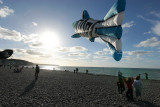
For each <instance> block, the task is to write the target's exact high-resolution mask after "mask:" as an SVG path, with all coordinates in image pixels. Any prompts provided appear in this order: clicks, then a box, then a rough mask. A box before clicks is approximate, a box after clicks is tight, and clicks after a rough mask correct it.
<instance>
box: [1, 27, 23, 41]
mask: <svg viewBox="0 0 160 107" xmlns="http://www.w3.org/2000/svg"><path fill="white" fill-rule="evenodd" d="M0 39H8V40H13V41H21V40H22V36H21V33H20V32H17V31H15V30H12V31H11V30H9V29H6V28H2V27H1V26H0Z"/></svg>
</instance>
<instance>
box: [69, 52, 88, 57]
mask: <svg viewBox="0 0 160 107" xmlns="http://www.w3.org/2000/svg"><path fill="white" fill-rule="evenodd" d="M69 56H85V57H86V56H90V54H88V53H70V54H69Z"/></svg>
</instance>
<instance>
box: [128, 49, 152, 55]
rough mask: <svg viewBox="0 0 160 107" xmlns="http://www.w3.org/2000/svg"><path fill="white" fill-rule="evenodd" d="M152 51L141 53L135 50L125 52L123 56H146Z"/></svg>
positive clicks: (141, 51)
mask: <svg viewBox="0 0 160 107" xmlns="http://www.w3.org/2000/svg"><path fill="white" fill-rule="evenodd" d="M151 53H153V51H143V50H137V51H125V54H127V55H136V56H143V55H146V54H151Z"/></svg>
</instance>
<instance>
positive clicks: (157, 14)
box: [150, 11, 160, 18]
mask: <svg viewBox="0 0 160 107" xmlns="http://www.w3.org/2000/svg"><path fill="white" fill-rule="evenodd" d="M150 14H152V15H154V16H156V17H158V18H160V13H157V12H156V11H152V12H150Z"/></svg>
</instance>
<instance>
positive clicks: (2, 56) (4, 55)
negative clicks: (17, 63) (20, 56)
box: [0, 49, 13, 59]
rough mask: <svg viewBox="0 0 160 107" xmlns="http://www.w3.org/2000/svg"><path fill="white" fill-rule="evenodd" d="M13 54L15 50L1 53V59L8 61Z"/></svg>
mask: <svg viewBox="0 0 160 107" xmlns="http://www.w3.org/2000/svg"><path fill="white" fill-rule="evenodd" d="M12 54H13V50H11V49H6V50H4V51H1V52H0V59H7V58H9V57H10V56H11V55H12Z"/></svg>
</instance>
